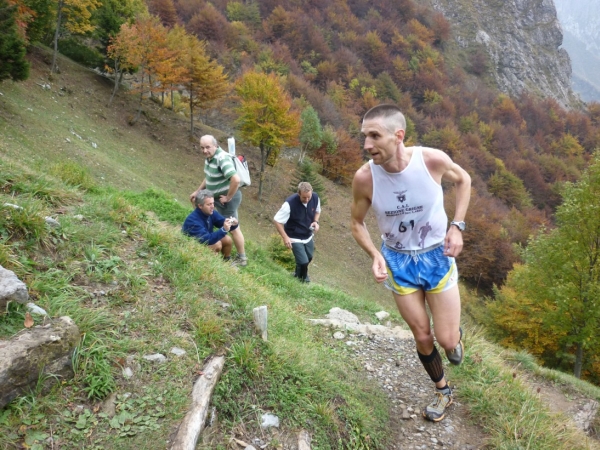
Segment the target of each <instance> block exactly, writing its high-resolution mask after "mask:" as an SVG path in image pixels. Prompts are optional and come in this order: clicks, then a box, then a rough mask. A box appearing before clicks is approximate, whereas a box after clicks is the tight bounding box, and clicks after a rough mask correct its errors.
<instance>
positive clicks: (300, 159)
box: [298, 146, 306, 164]
mask: <svg viewBox="0 0 600 450" xmlns="http://www.w3.org/2000/svg"><path fill="white" fill-rule="evenodd" d="M305 156H306V150H305V149H303V148H302V146H300V156H298V164H302V161H304V157H305Z"/></svg>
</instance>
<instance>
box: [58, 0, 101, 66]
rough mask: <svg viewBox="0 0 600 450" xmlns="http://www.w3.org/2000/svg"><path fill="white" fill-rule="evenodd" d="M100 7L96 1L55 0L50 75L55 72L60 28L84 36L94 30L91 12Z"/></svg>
mask: <svg viewBox="0 0 600 450" xmlns="http://www.w3.org/2000/svg"><path fill="white" fill-rule="evenodd" d="M99 5H100V2H99V1H98V0H56V29H55V31H54V40H53V45H54V54H53V55H52V66H51V68H50V71H51V73H54V72H56V55H57V54H58V38H59V37H60V30H61V27H62V26H64V27H65V28H66V29H67V31H69V32H70V33H73V34H85V33H88V32H90V31H92V30H93V29H94V25H92V23H91V20H90V19H91V17H92V12H93V11H94V10H95V9H96V8H97V7H98V6H99Z"/></svg>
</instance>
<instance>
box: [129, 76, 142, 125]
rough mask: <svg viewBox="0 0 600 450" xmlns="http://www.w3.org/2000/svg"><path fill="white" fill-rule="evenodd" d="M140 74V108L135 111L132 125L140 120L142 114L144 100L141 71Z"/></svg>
mask: <svg viewBox="0 0 600 450" xmlns="http://www.w3.org/2000/svg"><path fill="white" fill-rule="evenodd" d="M141 72H142V83H141V86H142V88H141V90H140V106H139V108H138V110H137V114H136V115H135V119H133V123H137V121H138V120H139V119H140V115H141V114H142V100H143V99H144V71H143V70H142V71H141ZM133 123H132V124H133Z"/></svg>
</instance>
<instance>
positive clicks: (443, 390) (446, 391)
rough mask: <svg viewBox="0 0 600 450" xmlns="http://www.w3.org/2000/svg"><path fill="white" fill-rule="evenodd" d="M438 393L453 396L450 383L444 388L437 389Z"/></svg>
mask: <svg viewBox="0 0 600 450" xmlns="http://www.w3.org/2000/svg"><path fill="white" fill-rule="evenodd" d="M436 389H437V391H438V392H441V393H442V394H452V389H450V386H448V383H446V385H445V386H444V387H441V388H439V387H436Z"/></svg>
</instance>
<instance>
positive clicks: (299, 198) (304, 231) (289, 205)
mask: <svg viewBox="0 0 600 450" xmlns="http://www.w3.org/2000/svg"><path fill="white" fill-rule="evenodd" d="M320 216H321V201H320V200H319V196H318V195H317V194H316V193H314V192H313V189H312V186H311V185H310V183H307V182H306V181H303V182H301V183H300V184H299V185H298V193H297V194H294V195H291V196H289V197H288V198H287V199H286V200H285V203H284V204H283V205H282V206H281V209H280V210H279V211H277V214H275V218H274V222H273V223H274V224H275V228H277V231H278V232H279V234H280V235H281V237H282V239H283V244H284V245H285V246H286V247H287V248H291V249H292V252H294V257H295V258H296V271H295V273H294V276H295V277H296V278H298V279H299V280H300V281H301V282H303V283H309V282H310V278H309V277H308V265H309V264H310V262H311V261H312V258H313V255H314V253H315V241H314V240H313V235H314V233H316V232H317V231H319V217H320Z"/></svg>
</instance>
